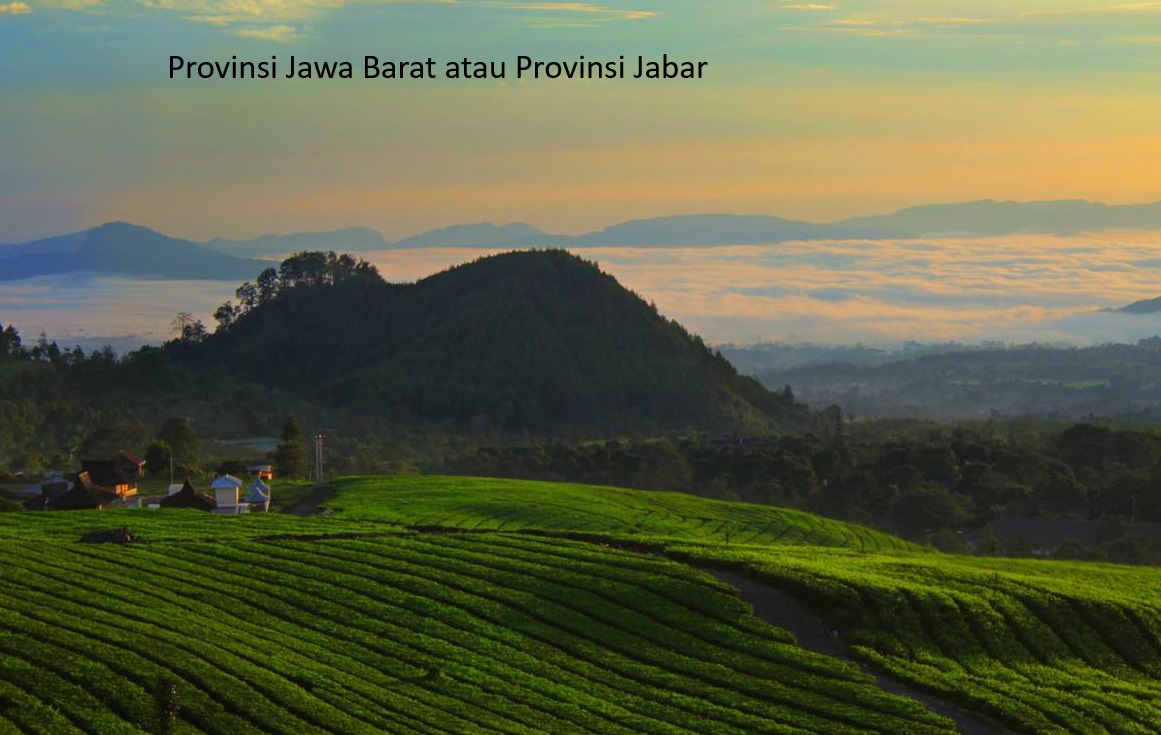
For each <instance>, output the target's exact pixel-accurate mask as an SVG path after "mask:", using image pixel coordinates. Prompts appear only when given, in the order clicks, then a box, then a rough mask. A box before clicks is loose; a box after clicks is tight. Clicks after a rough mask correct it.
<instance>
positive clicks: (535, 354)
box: [170, 251, 806, 431]
mask: <svg viewBox="0 0 1161 735" xmlns="http://www.w3.org/2000/svg"><path fill="white" fill-rule="evenodd" d="M170 347H171V351H172V353H173V354H174V355H176V356H178V357H179V358H180V359H182V360H183V361H186V362H188V363H189V364H217V365H221V366H228V367H229V368H230V369H232V370H236V371H238V372H240V373H242V374H245V375H248V376H250V377H252V378H254V379H257V380H260V381H262V382H264V383H268V384H271V385H274V386H277V387H279V388H282V389H284V390H287V391H293V392H295V393H296V394H298V395H302V396H304V397H307V398H311V399H313V400H317V401H325V402H330V403H333V404H337V405H339V406H345V407H350V408H353V409H357V410H359V411H362V412H366V413H374V414H376V415H379V416H384V417H389V418H394V419H422V420H452V421H457V422H468V421H474V422H475V425H476V426H477V427H484V428H488V427H496V428H503V429H512V428H540V427H546V426H579V427H584V428H591V429H614V428H622V429H623V428H638V429H642V430H651V429H661V428H687V427H695V428H697V429H699V430H716V431H728V430H732V429H735V428H741V427H763V428H767V429H769V428H775V427H777V426H779V425H781V426H791V425H794V424H795V423H796V422H799V421H801V420H802V418H803V417H804V416H805V415H806V409H805V407H804V406H800V405H797V404H795V403H794V401H793V398H792V397H787V396H782V395H779V394H774V393H771V392H769V391H767V390H766V389H765V388H762V387H761V386H760V385H759V384H758V383H757V381H755V380H753V379H751V378H745V377H741V376H739V375H738V373H737V371H735V370H734V368H733V367H732V366H731V365H730V364H729V363H728V362H727V361H726V360H725V359H724V358H722V357H720V356H718V355H715V354H714V353H712V352H711V351H710V350H709V349H708V348H706V346H705V344H704V343H703V342H702V341H701V339H700V338H698V337H695V336H693V335H690V334H689V333H688V332H686V331H685V330H684V329H683V328H682V327H681V326H680V325H678V324H677V323H676V322H673V321H670V320H668V319H666V318H665V317H663V316H661V315H660V314H658V313H657V311H656V310H655V309H654V308H653V307H651V306H650V305H648V304H646V303H645V302H644V301H643V300H642V299H641V298H640V297H639V296H637V295H636V294H634V293H632V292H630V291H628V290H626V289H625V288H624V287H622V286H621V285H620V284H618V283H617V281H616V280H615V279H614V278H613V277H612V276H610V275H608V274H606V273H602V272H601V271H600V270H599V269H598V268H597V266H596V265H595V264H593V263H589V262H586V261H583V260H581V259H580V258H577V257H576V256H573V255H571V254H569V253H566V252H564V251H526V252H512V253H506V254H503V255H497V256H493V257H488V258H482V259H480V260H477V261H475V262H473V263H469V264H467V265H462V266H459V267H456V268H452V269H450V270H448V271H445V272H443V273H439V274H437V275H434V276H431V277H429V278H426V279H424V280H422V281H419V282H418V283H415V284H408V285H392V284H388V283H385V282H383V281H382V280H381V279H379V278H377V277H370V276H368V277H362V278H352V279H349V280H345V281H343V282H340V283H334V284H325V285H316V286H309V287H289V288H283V289H281V290H280V291H279V292H278V295H277V297H276V298H272V299H270V300H269V301H268V302H267V303H263V304H260V305H258V306H256V307H255V308H253V309H251V310H250V311H248V312H247V313H245V314H243V315H242V316H241V317H240V318H238V319H237V320H236V321H235V322H234V323H232V324H231V325H230V326H229V327H228V328H223V329H220V330H219V331H218V332H217V333H215V334H213V335H211V336H210V337H209V338H208V339H206V340H205V341H204V342H202V343H200V344H173V345H171V346H170Z"/></svg>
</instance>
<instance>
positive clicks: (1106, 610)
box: [670, 545, 1161, 734]
mask: <svg viewBox="0 0 1161 735" xmlns="http://www.w3.org/2000/svg"><path fill="white" fill-rule="evenodd" d="M670 552H671V553H672V554H674V555H676V556H678V557H682V556H685V557H686V558H689V559H691V560H693V561H695V562H696V563H699V564H707V565H713V566H719V567H732V568H735V569H740V570H744V571H746V572H748V573H749V574H750V575H753V576H756V577H757V578H759V579H761V580H763V581H765V582H767V583H769V584H770V585H772V586H774V587H777V588H779V589H784V590H787V591H789V592H791V593H792V594H793V595H794V597H795V598H797V599H799V600H802V601H803V602H805V603H807V604H808V605H810V606H811V608H812V609H814V610H815V611H816V612H817V613H818V614H819V615H820V616H822V617H823V618H824V619H825V620H826V621H827V623H828V624H829V625H832V626H834V627H836V628H837V629H839V630H841V631H842V633H843V638H844V640H845V641H846V643H847V644H848V645H849V646H851V648H852V650H853V652H854V653H855V654H856V655H857V656H858V657H859V658H860V659H861V660H863V661H866V662H868V663H870V664H873V665H874V666H875V668H876V669H878V670H880V671H885V672H888V673H890V674H891V675H893V676H895V677H896V678H898V679H900V680H903V681H906V682H909V683H911V684H913V685H916V686H918V687H921V688H924V689H926V690H928V691H931V692H935V693H937V694H939V695H941V696H943V697H945V698H947V699H949V700H953V701H956V702H958V703H960V704H962V705H964V706H965V707H967V708H969V709H971V710H973V711H975V712H980V713H984V714H985V715H987V716H990V717H991V718H993V719H995V720H997V721H999V722H1002V723H1003V724H1004V725H1006V726H1007V727H1008V728H1010V729H1011V730H1012V731H1014V732H1027V733H1141V734H1144V733H1157V732H1161V571H1159V570H1157V569H1155V568H1141V567H1118V566H1111V565H1098V564H1081V563H1063V562H1046V561H1035V560H1013V559H983V558H970V559H969V558H963V557H949V556H943V555H938V554H925V555H917V554H908V555H898V556H894V557H891V556H886V555H864V554H853V553H851V552H848V551H843V550H836V549H814V550H810V551H809V552H805V551H804V550H802V549H796V548H784V549H778V550H773V549H754V548H749V549H724V548H722V547H720V546H719V547H716V548H711V547H707V546H705V545H697V546H694V547H689V548H685V549H680V548H676V547H674V548H672V549H671V550H670Z"/></svg>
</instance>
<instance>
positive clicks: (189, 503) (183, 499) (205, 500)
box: [158, 477, 216, 512]
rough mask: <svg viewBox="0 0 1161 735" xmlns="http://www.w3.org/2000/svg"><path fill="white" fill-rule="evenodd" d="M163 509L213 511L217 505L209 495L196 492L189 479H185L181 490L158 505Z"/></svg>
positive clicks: (172, 493)
mask: <svg viewBox="0 0 1161 735" xmlns="http://www.w3.org/2000/svg"><path fill="white" fill-rule="evenodd" d="M158 505H160V506H161V507H162V508H193V509H195V510H205V511H211V512H212V511H213V510H214V507H215V505H216V503H215V502H214V499H213V498H211V497H210V496H209V495H203V494H202V493H199V492H198V491H197V490H194V486H193V484H192V483H191V482H190V481H189V478H188V477H187V478H185V482H184V483H182V485H181V489H179V490H178V491H177V492H171V493H170V494H169V495H166V496H165V497H164V498H162V499H161V502H160V503H158Z"/></svg>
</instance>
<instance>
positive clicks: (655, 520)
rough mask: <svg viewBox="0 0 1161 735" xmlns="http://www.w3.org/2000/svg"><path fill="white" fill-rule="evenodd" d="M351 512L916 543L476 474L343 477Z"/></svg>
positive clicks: (478, 523) (687, 502) (700, 536)
mask: <svg viewBox="0 0 1161 735" xmlns="http://www.w3.org/2000/svg"><path fill="white" fill-rule="evenodd" d="M327 505H328V507H330V508H331V509H333V510H335V511H338V512H339V514H340V515H342V516H343V517H346V518H352V519H359V520H363V521H372V520H373V521H390V522H393V523H398V524H403V525H408V526H416V527H425V526H440V527H447V528H455V529H460V530H476V531H480V530H503V531H517V530H546V531H567V532H572V533H577V532H584V533H594V534H597V533H603V534H610V535H617V536H632V537H634V538H637V539H641V540H645V539H674V538H680V539H684V540H687V541H695V540H696V541H706V542H719V543H733V544H771V543H780V544H811V545H816V546H842V547H849V548H855V549H864V550H869V551H870V550H904V549H916V548H917V547H915V546H914V545H912V544H909V543H907V542H906V541H903V540H902V539H898V538H896V537H894V536H890V535H888V534H884V533H879V532H877V531H873V530H871V529H868V528H863V527H861V526H855V525H852V524H848V523H843V522H841V521H835V520H831V519H828V518H822V517H819V516H815V515H811V514H809V513H803V512H800V511H794V510H788V509H785V508H775V507H773V506H765V505H754V504H751V503H737V502H729V501H724V500H712V499H708V498H699V497H697V496H695V495H688V494H685V493H667V492H649V491H644V490H629V489H625V488H616V487H603V486H598V485H576V484H570V483H557V482H535V481H530V480H499V479H490V478H475V477H365V478H358V477H356V478H347V479H344V480H341V481H339V483H338V491H337V493H336V495H335V497H334V498H333V499H332V500H331V501H330V502H329V503H327Z"/></svg>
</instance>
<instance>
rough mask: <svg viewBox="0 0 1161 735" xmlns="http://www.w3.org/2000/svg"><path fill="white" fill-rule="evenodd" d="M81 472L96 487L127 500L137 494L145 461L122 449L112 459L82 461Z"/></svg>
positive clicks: (143, 472)
mask: <svg viewBox="0 0 1161 735" xmlns="http://www.w3.org/2000/svg"><path fill="white" fill-rule="evenodd" d="M81 470H82V471H83V472H87V473H88V474H89V479H90V481H91V482H92V483H93V484H95V485H96V486H98V487H100V488H103V489H105V490H108V491H110V492H114V493H116V494H117V495H118V496H119V497H121V498H129V497H132V496H134V495H136V494H137V483H138V481H139V480H140V479H141V478H142V476H143V475H144V474H145V460H144V459H142V458H141V457H138V456H137V455H136V454H133V453H132V452H126V451H125V450H123V449H122V450H121V451H120V452H117V454H116V456H114V457H113V458H112V459H82V460H81Z"/></svg>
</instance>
